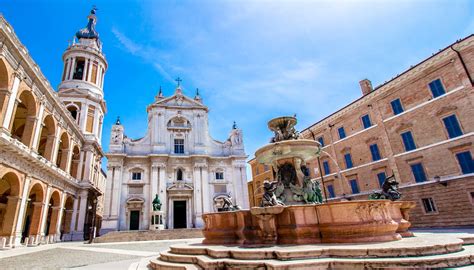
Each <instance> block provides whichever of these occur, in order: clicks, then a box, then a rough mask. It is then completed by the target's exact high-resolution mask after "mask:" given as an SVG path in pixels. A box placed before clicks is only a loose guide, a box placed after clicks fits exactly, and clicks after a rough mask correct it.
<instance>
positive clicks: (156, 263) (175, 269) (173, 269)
mask: <svg viewBox="0 0 474 270" xmlns="http://www.w3.org/2000/svg"><path fill="white" fill-rule="evenodd" d="M148 266H149V267H150V268H151V269H154V270H200V269H202V268H201V267H199V266H197V265H193V264H183V263H181V264H176V263H169V262H164V261H160V260H154V259H153V260H150V264H149V265H148Z"/></svg>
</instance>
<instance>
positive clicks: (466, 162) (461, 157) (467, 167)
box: [456, 151, 474, 174]
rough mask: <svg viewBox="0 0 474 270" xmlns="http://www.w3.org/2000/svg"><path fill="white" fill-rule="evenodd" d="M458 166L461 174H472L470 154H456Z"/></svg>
mask: <svg viewBox="0 0 474 270" xmlns="http://www.w3.org/2000/svg"><path fill="white" fill-rule="evenodd" d="M456 158H457V159H458V162H459V166H461V171H462V173H463V174H467V173H474V161H473V160H472V155H471V152H469V151H466V152H461V153H457V154H456Z"/></svg>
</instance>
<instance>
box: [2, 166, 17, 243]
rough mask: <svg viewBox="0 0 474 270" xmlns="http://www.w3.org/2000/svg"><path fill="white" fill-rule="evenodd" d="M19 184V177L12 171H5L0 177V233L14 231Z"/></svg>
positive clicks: (5, 233)
mask: <svg viewBox="0 0 474 270" xmlns="http://www.w3.org/2000/svg"><path fill="white" fill-rule="evenodd" d="M20 186H21V182H20V177H19V176H18V175H17V174H16V173H14V172H7V173H5V174H4V175H3V176H2V177H1V178H0V206H1V207H0V235H10V234H11V232H13V231H14V227H15V221H16V220H17V218H16V216H17V212H18V210H17V209H18V206H19V203H20V201H19V200H18V199H16V198H18V197H19V196H20ZM10 198H13V200H11V199H10Z"/></svg>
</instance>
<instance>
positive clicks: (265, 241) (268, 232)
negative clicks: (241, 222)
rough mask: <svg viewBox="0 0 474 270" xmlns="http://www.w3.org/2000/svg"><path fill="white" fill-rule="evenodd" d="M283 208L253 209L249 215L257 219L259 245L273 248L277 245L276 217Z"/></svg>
mask: <svg viewBox="0 0 474 270" xmlns="http://www.w3.org/2000/svg"><path fill="white" fill-rule="evenodd" d="M283 209H284V207H283V206H271V207H253V208H252V209H250V213H251V214H252V215H254V216H255V217H256V218H257V219H258V226H259V227H260V232H261V241H262V242H261V245H263V246H266V245H270V246H273V245H275V244H276V243H277V225H276V215H278V214H280V213H281V212H283Z"/></svg>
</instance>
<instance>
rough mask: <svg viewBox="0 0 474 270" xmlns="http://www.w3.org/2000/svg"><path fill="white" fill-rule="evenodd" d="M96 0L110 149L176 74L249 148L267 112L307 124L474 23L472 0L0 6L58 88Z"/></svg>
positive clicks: (221, 133) (258, 138) (218, 132)
mask: <svg viewBox="0 0 474 270" xmlns="http://www.w3.org/2000/svg"><path fill="white" fill-rule="evenodd" d="M93 4H95V5H97V7H98V9H99V10H98V11H97V16H98V18H99V20H98V24H97V30H98V31H99V33H100V36H101V39H102V41H103V43H104V52H105V54H106V57H107V60H108V62H109V69H108V71H107V74H106V77H105V86H104V91H105V98H106V101H107V108H108V112H107V115H106V117H105V122H104V129H103V130H104V131H103V132H104V134H103V142H102V144H103V147H104V149H105V150H106V151H107V149H108V142H109V135H110V128H111V126H112V124H113V123H114V121H115V119H116V117H117V116H118V115H120V117H121V120H122V123H123V125H124V126H125V132H126V134H127V135H128V136H129V137H132V138H139V137H142V136H143V135H144V133H145V131H146V125H147V116H146V106H147V105H148V104H150V103H152V102H153V100H154V96H155V95H156V93H157V91H158V88H159V86H160V85H161V86H162V88H163V91H164V94H165V95H166V96H169V95H172V94H173V92H174V88H175V82H174V81H173V79H174V78H176V77H178V76H179V77H181V78H182V79H183V82H182V85H183V86H184V92H185V94H187V95H189V96H192V97H193V96H194V93H195V89H196V88H199V89H200V94H201V96H202V97H203V100H204V103H205V104H206V105H207V106H208V107H209V108H210V113H209V125H210V130H211V134H212V136H213V137H214V138H215V139H217V140H221V141H222V140H225V139H226V138H227V136H228V133H229V131H230V129H231V127H232V122H233V121H234V120H235V121H236V122H237V125H238V126H239V127H241V128H242V129H243V131H244V142H245V145H246V151H247V153H248V155H249V156H250V157H252V156H253V154H254V152H255V150H256V149H257V148H259V147H260V146H262V145H264V144H265V143H267V142H268V140H269V138H270V137H271V133H270V132H269V131H268V130H267V127H266V123H267V121H268V120H269V119H271V118H273V117H277V116H281V115H293V114H294V113H296V114H297V115H298V121H299V123H298V125H297V128H298V129H300V130H301V129H304V128H306V127H307V126H309V125H310V124H312V123H314V122H316V121H318V120H320V119H322V118H324V117H325V116H327V115H329V114H330V113H332V112H334V111H336V110H337V109H339V108H341V107H343V106H344V105H346V104H348V103H350V102H351V101H353V100H355V99H357V98H358V97H360V95H361V91H360V89H359V84H358V82H359V80H361V79H364V78H368V79H370V80H371V81H372V84H373V85H374V86H377V85H379V84H381V83H383V82H384V81H387V80H389V79H390V78H392V77H394V76H396V75H397V74H399V73H401V72H403V71H404V70H406V69H407V68H408V67H409V66H411V65H414V64H416V63H418V62H419V61H421V60H423V59H425V58H427V57H428V56H430V55H431V54H432V53H434V52H436V51H438V50H439V49H441V48H444V47H446V46H447V45H449V44H451V43H452V42H454V41H455V40H457V39H460V38H462V37H465V36H467V35H469V34H471V33H473V32H474V31H473V30H474V16H473V15H474V12H473V11H474V1H468V0H466V1H461V0H447V1H441V0H438V1H436V0H434V1H401V0H397V1H388V0H387V1H376V0H372V1H236V0H234V1H224V0H221V1H218V0H214V1H125V0H122V1H104V0H95V1H85V0H82V1H57V0H56V1H40V0H36V1H24V0H15V1H13V0H3V1H1V6H0V12H2V13H3V15H4V16H5V17H6V19H7V20H8V21H9V22H10V23H11V24H12V25H13V27H14V29H15V32H16V34H17V35H18V36H19V38H20V40H21V41H22V42H23V43H24V44H25V45H26V47H27V48H28V50H29V52H30V54H31V55H32V56H33V58H34V59H35V61H36V62H37V63H38V64H39V66H40V67H41V70H42V71H43V73H44V74H45V75H46V77H47V78H48V79H49V80H50V82H51V84H52V85H53V86H55V87H56V86H57V85H58V84H59V82H60V76H61V72H62V60H61V55H62V53H63V51H64V50H65V49H66V47H67V44H68V40H71V39H72V37H73V35H74V34H75V32H76V31H77V30H78V29H79V28H82V27H84V26H85V25H86V23H87V19H86V16H87V15H88V13H89V10H90V8H91V6H92V5H93ZM20 6H21V12H20V11H19V10H20V8H19V7H20ZM249 178H250V175H249Z"/></svg>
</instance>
